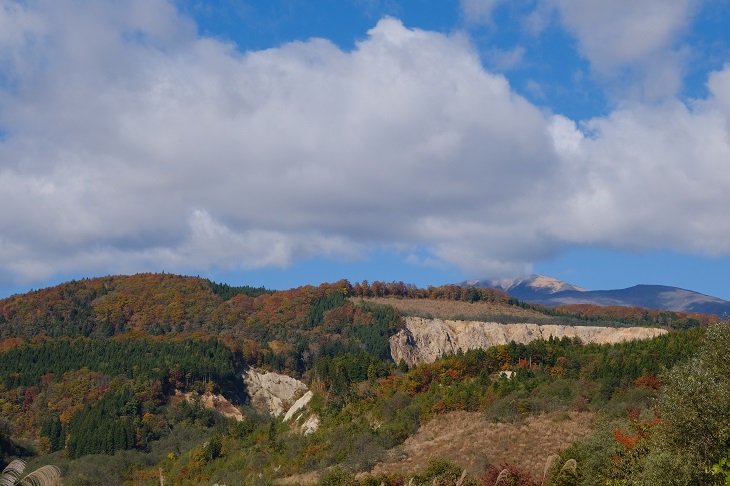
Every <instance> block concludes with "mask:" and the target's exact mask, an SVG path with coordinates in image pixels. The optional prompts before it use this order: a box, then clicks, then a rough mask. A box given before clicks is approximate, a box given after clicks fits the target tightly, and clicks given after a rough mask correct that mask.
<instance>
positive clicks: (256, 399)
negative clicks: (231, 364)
mask: <svg viewBox="0 0 730 486" xmlns="http://www.w3.org/2000/svg"><path fill="white" fill-rule="evenodd" d="M243 381H244V382H245V383H246V388H247V390H248V394H249V396H250V397H251V406H252V407H254V408H255V409H256V410H259V411H261V412H265V413H268V414H270V415H272V416H273V417H278V416H279V415H281V414H283V413H284V412H286V411H287V410H289V407H291V406H292V404H294V403H295V402H296V400H297V399H298V398H299V397H300V396H301V395H303V394H304V393H306V392H307V385H305V384H304V383H302V382H301V381H299V380H297V379H295V378H292V377H291V376H287V375H281V374H279V373H271V372H266V373H259V372H258V371H256V370H253V369H250V370H248V371H246V372H245V373H244V374H243Z"/></svg>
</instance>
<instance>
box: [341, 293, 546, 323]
mask: <svg viewBox="0 0 730 486" xmlns="http://www.w3.org/2000/svg"><path fill="white" fill-rule="evenodd" d="M363 300H365V301H366V302H373V303H376V304H383V305H390V306H393V307H395V308H396V309H398V310H399V311H401V312H403V313H405V314H407V315H416V316H420V317H438V318H440V319H455V318H471V319H474V320H479V318H481V317H484V316H499V315H508V316H517V317H524V318H525V319H528V318H536V317H541V318H545V315H543V314H540V313H539V312H536V311H532V310H528V309H523V308H521V307H516V306H513V305H505V304H492V303H488V302H473V303H472V302H462V301H458V300H431V299H398V298H390V297H367V298H365V299H363ZM353 301H354V302H358V301H360V299H359V298H355V299H353Z"/></svg>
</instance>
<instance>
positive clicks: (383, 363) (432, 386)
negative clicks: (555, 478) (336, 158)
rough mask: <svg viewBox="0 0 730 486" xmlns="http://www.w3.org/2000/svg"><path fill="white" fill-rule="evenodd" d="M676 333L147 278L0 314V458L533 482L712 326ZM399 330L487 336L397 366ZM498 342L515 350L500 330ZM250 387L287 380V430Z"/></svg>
mask: <svg viewBox="0 0 730 486" xmlns="http://www.w3.org/2000/svg"><path fill="white" fill-rule="evenodd" d="M597 309H603V311H598V310H597ZM589 311H590V312H589ZM667 318H671V322H669V324H671V325H663V324H666V323H667V321H666V319H667ZM661 319H665V320H664V321H662V320H661ZM693 319H694V318H693V317H689V316H687V315H682V314H679V313H666V314H662V316H659V315H658V314H653V313H652V312H650V311H648V310H643V311H642V312H638V313H627V312H624V313H622V314H620V315H617V314H616V311H615V309H613V310H612V309H610V308H590V309H583V310H582V311H581V312H580V313H577V312H576V313H568V312H565V311H557V310H555V309H547V308H545V307H541V306H533V305H528V304H525V303H523V302H520V301H518V300H516V299H513V298H510V297H509V296H508V295H507V294H506V293H504V292H503V291H500V290H495V289H476V288H474V287H460V286H453V285H449V286H444V287H429V288H427V289H418V288H415V287H413V286H409V285H405V284H403V283H400V282H393V283H381V282H372V283H367V282H362V283H355V284H350V283H349V282H347V281H345V280H343V281H339V282H335V283H332V284H323V285H320V286H317V287H315V286H304V287H300V288H296V289H290V290H287V291H277V292H270V291H267V290H265V289H261V288H255V287H230V286H227V285H224V284H216V283H213V282H210V281H208V280H205V279H200V278H197V277H181V276H175V275H165V274H140V275H134V276H117V277H103V278H99V279H87V280H81V281H74V282H69V283H67V284H63V285H60V286H56V287H52V288H49V289H42V290H38V291H34V292H30V293H28V294H24V295H16V296H13V297H11V298H8V299H3V300H2V301H0V336H2V340H1V341H0V358H1V359H0V410H2V423H1V424H0V425H2V427H0V445H1V446H2V450H1V452H2V455H1V456H0V461H5V462H7V461H8V460H9V459H10V458H12V457H18V456H24V457H28V458H30V459H31V461H35V463H34V464H32V465H33V466H34V467H37V465H41V464H44V463H49V462H50V463H54V464H57V465H59V467H61V469H62V471H63V474H64V477H65V481H64V484H89V483H88V482H84V479H83V478H89V477H103V478H105V479H104V481H105V482H104V484H110V485H114V484H120V485H121V484H149V485H152V484H159V483H160V478H159V475H160V474H161V473H162V474H164V477H165V480H166V481H167V483H168V484H176V485H177V484H179V485H188V484H190V485H193V484H213V483H218V484H269V483H271V482H275V481H276V482H278V481H303V480H304V479H303V478H308V481H314V482H316V481H319V480H321V481H323V482H327V481H330V480H329V479H327V478H328V477H329V476H328V475H337V474H340V475H344V476H341V477H342V478H350V479H347V481H351V482H349V483H347V482H345V483H332V482H329V483H328V484H354V483H353V482H352V481H355V479H354V475H355V474H358V476H357V477H358V478H360V480H359V481H362V482H363V483H362V484H363V485H364V484H366V483H367V481H368V479H367V478H370V479H372V480H373V481H377V484H380V482H384V483H385V484H386V485H388V486H390V485H393V486H395V485H398V484H399V485H402V484H405V483H407V482H408V480H410V479H411V478H414V483H415V484H431V483H432V482H433V477H432V476H429V475H431V474H441V475H443V474H446V472H445V471H452V472H454V468H455V467H462V468H467V470H468V473H469V474H470V475H471V476H470V477H472V478H477V477H479V475H480V474H492V472H493V469H494V468H496V467H498V466H499V463H501V462H502V461H507V460H509V462H510V463H512V465H513V466H514V467H516V468H517V469H519V470H521V471H523V472H524V474H525V475H527V476H531V477H533V479H534V477H535V476H536V471H537V469H538V465H537V464H538V463H539V462H542V461H543V460H544V457H547V456H550V455H553V454H559V453H561V452H563V451H564V450H565V449H566V448H569V447H572V446H570V444H571V443H572V442H573V441H575V440H576V439H578V438H580V437H583V438H584V439H581V440H591V438H592V437H594V436H595V434H598V435H599V436H600V437H604V436H605V432H606V430H607V429H606V426H607V425H606V424H608V423H611V424H614V426H620V427H628V426H629V425H627V424H630V422H627V420H628V419H627V416H626V410H627V407H630V408H632V409H633V408H637V409H641V410H644V409H646V407H647V406H648V404H649V403H651V400H652V399H653V398H655V397H656V396H657V390H659V389H661V387H662V378H661V376H662V373H664V372H665V370H667V369H670V368H672V367H673V366H675V365H677V363H681V362H682V361H683V360H686V359H687V358H688V357H689V356H691V355H692V354H694V353H695V352H696V351H697V349H699V347H700V343H701V342H702V340H703V336H704V332H705V326H704V323H709V322H711V320H712V319H716V318H711V317H710V316H705V317H703V319H705V320H704V321H702V320H700V319H699V318H697V319H694V320H693ZM416 322H421V323H426V324H427V327H429V328H430V327H434V326H435V325H436V324H437V323H439V322H440V323H442V324H444V325H445V326H447V327H449V326H450V327H449V329H450V330H451V331H449V332H452V331H455V330H458V329H461V328H464V329H467V328H469V329H471V328H474V329H477V328H479V329H482V330H484V329H487V328H490V329H491V327H493V326H501V327H499V328H495V329H502V331H500V332H502V334H503V335H502V338H501V340H499V341H485V342H483V343H481V344H480V345H479V346H471V345H466V344H464V343H462V344H461V345H459V343H460V342H461V341H460V340H461V339H462V337H460V336H459V335H458V334H448V336H446V337H445V338H444V339H442V340H441V341H443V342H444V343H445V342H450V343H451V344H456V346H455V347H454V346H452V347H451V348H447V347H445V346H440V347H438V349H437V350H436V351H434V352H432V353H431V354H432V356H430V357H429V359H427V360H421V359H418V360H416V359H413V360H411V359H409V360H406V359H403V360H401V359H400V355H398V354H397V351H396V352H394V351H393V349H394V348H393V347H392V343H393V342H394V340H400V338H399V337H398V336H401V335H402V333H404V332H407V331H409V332H411V334H412V335H413V329H415V328H414V327H413V326H414V325H415V323H416ZM519 323H528V324H522V325H520V326H519V327H518V324H519ZM599 324H600V325H599ZM688 324H689V325H688ZM662 325H663V326H662ZM550 326H552V327H550ZM635 326H650V327H649V328H642V329H643V332H646V333H647V334H646V335H645V336H642V337H648V339H643V340H638V341H630V342H616V343H614V344H599V342H596V343H595V344H587V343H588V342H589V341H590V339H589V338H588V337H587V336H589V335H590V334H591V333H594V332H597V331H596V328H598V327H601V328H602V329H605V330H606V331H605V332H611V333H613V334H615V335H617V336H618V335H624V334H627V333H629V334H630V333H632V332H634V331H632V330H631V328H632V327H635ZM675 326H677V327H675ZM685 327H689V328H691V329H689V330H686V331H681V332H677V331H676V330H672V331H671V332H667V330H669V329H676V328H679V329H683V328H685ZM513 328H514V329H518V328H519V329H520V331H519V332H522V333H523V334H529V335H530V339H525V340H522V339H517V338H516V336H517V335H516V334H514V335H512V334H508V333H505V332H506V331H504V329H513ZM547 329H554V330H556V332H554V333H552V334H550V332H547V331H546V330H547ZM557 330H559V332H557ZM568 331H569V332H568ZM601 332H603V331H601ZM580 333H588V334H585V335H584V334H580ZM467 334H468V333H467ZM424 336H425V335H424ZM581 336H583V337H582V338H581V339H573V337H579V338H580V337H581ZM651 336H656V337H653V338H651ZM472 337H473V336H472ZM419 339H421V338H419ZM419 339H416V338H415V337H414V338H413V340H412V341H413V342H412V343H411V344H414V343H415V344H417V345H418V341H419ZM423 340H426V341H428V340H430V342H431V343H432V344H433V343H435V342H437V341H438V340H434V339H433V336H432V337H428V338H426V337H424V338H423V339H421V341H423ZM405 341H408V339H406V340H405ZM617 341H620V340H617ZM418 346H420V345H418ZM472 348H473V349H472ZM393 356H395V357H396V358H397V361H398V362H396V361H394V360H393ZM274 372H275V373H278V374H280V375H274V374H273V373H274ZM504 372H509V373H504ZM244 375H246V376H248V378H247V377H246V376H244ZM284 375H285V376H284ZM256 376H267V377H273V378H272V379H271V380H268V381H270V382H271V383H274V384H276V383H278V384H279V385H280V384H281V383H295V381H293V380H292V379H293V378H297V379H298V380H299V381H297V382H296V383H297V385H296V387H289V388H291V390H289V391H290V393H289V394H288V395H287V396H286V397H283V398H279V399H278V400H279V402H277V408H276V410H280V411H282V412H283V411H284V410H287V409H289V407H290V406H291V405H293V403H294V402H296V403H302V405H301V408H300V409H298V410H300V411H298V412H297V413H296V414H295V413H294V412H292V413H291V414H290V416H289V417H288V418H287V420H284V418H283V416H284V415H283V414H282V415H281V416H279V417H272V416H270V415H269V414H268V412H267V411H262V409H261V408H260V407H259V402H261V400H260V399H258V398H256V399H254V395H256V396H258V394H259V388H263V389H264V390H262V391H263V392H267V391H272V390H265V388H267V387H269V385H266V384H264V382H266V380H258V381H257V380H252V378H251V377H256ZM507 377H509V378H507ZM277 386H278V385H277ZM300 398H302V399H303V398H306V401H302V402H300ZM269 401H270V400H269ZM216 403H217V404H218V405H220V404H225V406H226V408H227V410H226V412H227V414H228V415H235V417H236V418H235V419H227V418H226V417H225V416H224V415H222V414H220V413H219V412H218V411H217V408H216ZM267 403H268V402H267ZM231 407H235V408H236V409H237V410H238V411H239V413H235V410H233V409H232V408H231ZM218 408H220V407H218ZM267 409H272V408H271V407H268V408H267ZM277 413H278V412H277ZM467 424H468V425H467ZM470 427H478V428H479V429H481V430H483V431H489V434H490V437H491V439H490V440H487V439H486V438H485V439H484V441H483V442H482V441H481V439H479V440H477V439H475V436H474V433H473V432H472V431H471V430H472V429H471V428H470ZM450 429H452V430H450ZM305 431H306V433H305ZM556 434H557V435H559V436H560V440H557V438H556V437H554V435H556ZM601 434H604V435H601ZM608 435H609V437H610V433H609V434H608ZM528 437H530V438H532V439H533V442H530V441H528V440H527V438H528ZM601 440H604V439H601ZM609 440H613V439H609ZM531 444H532V446H533V447H540V452H539V454H537V453H531V452H530V447H531ZM614 446H615V444H613V443H612V445H611V446H610V447H608V448H606V450H609V451H610V450H612V447H614ZM470 447H471V448H472V449H473V448H475V447H476V448H478V449H479V450H477V451H474V453H473V454H472V453H471V452H470V453H469V454H466V453H464V452H463V451H467V450H470ZM460 451H462V452H460ZM496 451H502V453H501V455H500V454H498V453H497V452H496ZM600 457H603V456H600ZM431 460H449V461H451V462H452V463H454V464H456V465H454V464H452V465H448V464H446V463H443V462H440V463H437V464H436V465H433V464H431V463H430V461H431ZM457 465H458V466H457ZM602 467H603V466H602ZM444 468H445V469H444ZM596 470H599V469H596ZM438 471H440V472H438ZM490 471H491V472H490ZM449 474H451V473H449ZM459 474H460V473H459ZM459 474H457V477H458V475H459ZM414 475H415V476H414ZM427 476H428V477H429V478H430V479H427ZM527 476H525V477H527ZM297 478H299V479H297ZM493 483H494V481H493V480H492V482H491V483H490V484H493ZM367 484H370V483H367ZM444 484H448V483H444ZM524 484H532V483H524Z"/></svg>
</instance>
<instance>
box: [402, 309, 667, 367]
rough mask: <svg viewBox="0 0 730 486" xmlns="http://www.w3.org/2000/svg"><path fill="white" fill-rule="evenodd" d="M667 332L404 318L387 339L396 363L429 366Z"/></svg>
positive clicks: (648, 336) (636, 328)
mask: <svg viewBox="0 0 730 486" xmlns="http://www.w3.org/2000/svg"><path fill="white" fill-rule="evenodd" d="M666 332H667V331H665V330H663V329H656V328H647V327H629V328H612V327H598V326H560V325H538V324H497V323H495V322H478V321H455V320H443V319H426V318H422V317H406V318H405V327H404V329H402V330H401V331H399V332H398V334H396V335H395V336H393V337H391V338H390V353H391V355H392V356H393V359H394V360H395V362H396V363H398V362H400V360H401V359H403V360H404V361H405V362H406V363H407V364H408V366H413V365H414V364H418V363H431V362H433V361H435V360H436V359H438V358H440V357H441V356H442V355H443V354H453V353H456V352H457V351H458V350H459V349H461V350H463V351H466V350H468V349H478V348H488V347H491V346H497V345H500V344H508V343H510V342H511V341H515V342H516V343H528V342H530V341H534V340H537V339H549V338H550V337H551V336H552V337H554V338H558V339H560V338H562V337H569V338H579V339H580V340H581V341H583V342H584V343H589V342H591V343H598V344H604V343H617V342H622V341H630V340H634V339H648V338H652V337H655V336H658V335H660V334H664V333H666Z"/></svg>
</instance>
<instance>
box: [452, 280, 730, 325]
mask: <svg viewBox="0 0 730 486" xmlns="http://www.w3.org/2000/svg"><path fill="white" fill-rule="evenodd" d="M462 285H473V286H475V287H480V288H498V289H502V290H504V291H505V292H507V293H508V294H509V295H510V297H514V298H516V299H519V300H521V301H524V302H529V303H533V304H542V305H547V306H555V305H569V304H595V305H620V306H635V307H646V308H649V309H662V310H669V311H674V312H699V313H702V314H715V315H718V316H721V317H722V316H724V315H725V314H730V302H728V301H727V300H723V299H719V298H717V297H711V296H708V295H704V294H700V293H698V292H693V291H691V290H685V289H680V288H678V287H669V286H666V285H635V286H633V287H629V288H627V289H616V290H586V289H583V288H580V287H576V286H575V285H571V284H569V283H567V282H563V281H562V280H558V279H555V278H552V277H547V276H545V275H531V276H529V277H525V278H521V279H514V280H488V279H484V280H467V281H466V282H462Z"/></svg>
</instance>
